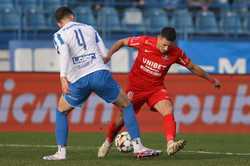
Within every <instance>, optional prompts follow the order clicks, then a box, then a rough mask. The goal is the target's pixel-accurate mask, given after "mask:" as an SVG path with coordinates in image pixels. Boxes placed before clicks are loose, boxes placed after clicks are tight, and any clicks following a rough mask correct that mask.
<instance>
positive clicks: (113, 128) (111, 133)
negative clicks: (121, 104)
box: [106, 122, 124, 143]
mask: <svg viewBox="0 0 250 166" xmlns="http://www.w3.org/2000/svg"><path fill="white" fill-rule="evenodd" d="M123 126H124V123H122V124H118V125H116V123H115V122H111V123H110V124H109V127H108V133H107V136H106V138H107V139H108V142H109V143H112V142H113V140H114V138H115V136H116V135H117V134H118V132H119V131H120V130H121V129H122V127H123Z"/></svg>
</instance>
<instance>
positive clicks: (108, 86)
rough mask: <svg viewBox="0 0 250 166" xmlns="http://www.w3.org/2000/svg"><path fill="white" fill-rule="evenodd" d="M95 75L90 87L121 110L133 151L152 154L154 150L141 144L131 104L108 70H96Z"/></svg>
mask: <svg viewBox="0 0 250 166" xmlns="http://www.w3.org/2000/svg"><path fill="white" fill-rule="evenodd" d="M95 77H96V78H93V80H92V83H91V84H92V85H93V86H94V87H92V88H93V89H94V91H95V93H96V94H97V95H99V96H100V97H102V98H103V99H104V100H105V101H106V102H108V103H113V104H115V105H116V106H118V107H119V108H120V109H121V110H122V112H123V119H124V124H125V127H126V128H127V130H128V133H129V134H130V136H131V138H132V144H133V148H134V153H138V152H144V151H147V152H146V153H145V155H144V156H152V155H154V154H155V153H154V152H155V151H153V150H151V151H149V150H148V149H146V148H145V147H144V146H143V144H142V142H141V140H140V131H139V127H138V123H137V119H136V116H135V113H134V109H133V106H132V104H131V103H130V101H129V100H128V98H127V95H126V94H125V93H124V91H123V90H121V88H120V86H119V85H118V83H117V82H116V81H114V80H113V79H112V75H111V73H110V72H109V71H99V72H96V74H95ZM97 78H98V79H97ZM96 80H98V82H97V81H96ZM144 156H143V157H144Z"/></svg>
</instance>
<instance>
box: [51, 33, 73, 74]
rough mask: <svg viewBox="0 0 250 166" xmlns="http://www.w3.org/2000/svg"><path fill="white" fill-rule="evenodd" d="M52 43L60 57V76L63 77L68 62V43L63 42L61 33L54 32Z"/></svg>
mask: <svg viewBox="0 0 250 166" xmlns="http://www.w3.org/2000/svg"><path fill="white" fill-rule="evenodd" d="M54 45H55V48H56V51H57V54H58V55H59V59H60V76H61V77H65V76H66V75H67V68H68V63H69V62H70V55H69V47H68V44H67V43H66V42H65V40H64V38H63V37H62V36H61V34H59V33H56V34H55V35H54Z"/></svg>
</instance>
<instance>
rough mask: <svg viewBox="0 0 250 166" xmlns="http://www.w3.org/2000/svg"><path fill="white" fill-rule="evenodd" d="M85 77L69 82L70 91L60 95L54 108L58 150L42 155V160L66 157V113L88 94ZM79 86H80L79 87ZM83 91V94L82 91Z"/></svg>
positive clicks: (79, 103)
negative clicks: (51, 153)
mask: <svg viewBox="0 0 250 166" xmlns="http://www.w3.org/2000/svg"><path fill="white" fill-rule="evenodd" d="M82 82H87V81H86V78H81V79H80V80H79V81H77V82H76V83H73V84H70V86H69V89H70V92H69V93H68V94H65V95H62V96H61V97H60V99H59V102H58V108H57V110H56V127H55V135H56V143H57V146H58V150H57V152H56V153H55V154H53V155H48V156H44V157H43V159H44V160H64V159H66V146H67V141H68V119H67V115H68V113H69V112H70V111H72V110H73V108H74V107H78V106H80V105H81V104H82V103H83V102H84V101H85V100H86V99H87V97H88V96H89V94H90V90H89V88H88V86H87V85H86V84H82ZM79 87H81V88H79ZM83 91H84V92H85V93H84V94H83V93H82V92H83Z"/></svg>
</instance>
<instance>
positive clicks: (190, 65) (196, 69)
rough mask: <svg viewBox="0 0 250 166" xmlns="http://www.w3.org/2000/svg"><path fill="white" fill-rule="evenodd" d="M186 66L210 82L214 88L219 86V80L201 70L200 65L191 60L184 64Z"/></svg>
mask: <svg viewBox="0 0 250 166" xmlns="http://www.w3.org/2000/svg"><path fill="white" fill-rule="evenodd" d="M186 67H187V68H188V69H189V70H190V71H191V72H192V73H194V74H196V75H197V76H199V77H201V78H204V79H206V80H208V81H209V82H211V83H212V84H213V85H214V87H215V88H220V87H221V84H220V81H219V80H217V79H216V78H213V77H211V76H210V75H209V74H208V73H207V72H206V71H205V70H203V69H202V68H201V67H199V66H198V65H196V64H193V63H192V62H191V61H189V63H188V64H187V65H186Z"/></svg>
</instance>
